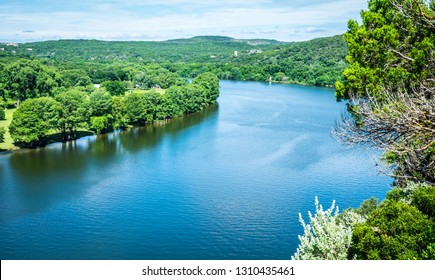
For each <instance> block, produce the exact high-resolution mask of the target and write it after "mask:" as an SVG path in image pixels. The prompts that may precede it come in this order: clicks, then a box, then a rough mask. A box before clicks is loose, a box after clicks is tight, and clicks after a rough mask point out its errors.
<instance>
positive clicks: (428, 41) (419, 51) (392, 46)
mask: <svg viewBox="0 0 435 280" xmlns="http://www.w3.org/2000/svg"><path fill="white" fill-rule="evenodd" d="M416 2H421V3H422V2H423V1H414V0H401V1H390V0H371V1H369V4H368V5H369V7H368V10H367V11H363V12H362V13H361V17H362V20H363V23H362V25H359V24H358V22H357V21H354V20H351V21H349V25H348V28H349V31H348V32H347V33H346V34H345V35H344V38H345V39H346V42H347V44H348V47H349V53H348V56H347V61H348V63H349V67H348V68H346V70H345V71H344V78H345V82H344V83H340V82H338V83H337V86H336V88H337V98H349V97H351V95H357V96H358V95H367V94H371V95H377V94H380V92H381V91H382V90H384V89H386V88H388V89H390V90H395V89H396V90H397V89H399V88H400V87H402V88H403V87H404V88H405V89H408V90H409V89H411V88H412V87H416V86H417V87H418V86H420V85H419V83H420V82H421V81H423V80H425V79H428V78H429V79H430V78H433V77H434V75H435V72H434V71H433V69H434V66H435V64H434V60H433V50H434V40H435V34H434V28H433V26H430V25H428V24H427V23H426V18H425V17H424V16H421V12H420V10H419V7H418V5H416ZM422 5H423V6H426V5H424V4H423V3H422ZM432 7H433V2H432ZM426 9H427V10H429V8H428V7H427V8H426ZM380 98H382V97H380Z"/></svg>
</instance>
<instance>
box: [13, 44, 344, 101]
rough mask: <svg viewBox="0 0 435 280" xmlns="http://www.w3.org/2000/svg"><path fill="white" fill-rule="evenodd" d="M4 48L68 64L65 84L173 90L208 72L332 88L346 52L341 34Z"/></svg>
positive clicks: (34, 45)
mask: <svg viewBox="0 0 435 280" xmlns="http://www.w3.org/2000/svg"><path fill="white" fill-rule="evenodd" d="M5 49H6V50H8V51H12V50H13V51H15V52H16V55H19V56H26V57H36V58H43V59H49V61H50V63H58V64H60V65H61V67H62V68H65V70H64V71H63V72H62V75H63V76H65V81H64V84H65V85H70V86H85V85H86V84H88V83H89V78H90V79H91V81H92V82H93V83H96V84H99V83H102V82H104V81H134V83H133V86H136V85H139V86H140V87H143V88H150V87H152V86H155V85H159V86H160V87H161V88H169V87H170V86H171V85H174V84H177V83H180V80H179V79H178V76H181V77H184V78H193V77H196V76H197V75H199V74H201V73H205V72H213V73H214V74H216V75H217V76H218V78H219V79H228V80H253V81H269V79H270V78H271V79H272V80H273V81H277V82H290V83H297V84H308V85H319V86H333V85H334V83H335V82H336V81H337V80H341V73H342V71H343V69H344V68H345V66H346V64H345V55H346V52H347V47H346V44H345V42H344V40H343V39H342V38H341V36H334V37H329V38H319V39H314V40H311V41H307V42H297V43H283V42H278V41H272V40H237V39H233V38H229V37H217V36H216V37H213V36H206V37H194V38H191V39H181V40H170V41H164V42H105V41H95V40H61V41H47V42H36V43H27V44H22V45H19V46H18V47H7V46H5ZM29 49H31V51H30V50H29ZM156 65H160V66H162V67H156ZM144 68H146V70H145V69H144ZM156 68H157V69H156ZM159 68H165V69H166V71H163V72H162V71H160V70H159ZM155 71H157V72H159V75H155V74H156V73H155ZM153 72H154V73H153ZM181 82H182V81H181ZM109 87H110V86H109ZM107 90H108V91H109V92H112V90H111V89H109V88H107ZM112 94H113V93H112Z"/></svg>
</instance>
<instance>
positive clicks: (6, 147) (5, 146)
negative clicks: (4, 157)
mask: <svg viewBox="0 0 435 280" xmlns="http://www.w3.org/2000/svg"><path fill="white" fill-rule="evenodd" d="M15 110H16V109H6V110H5V113H6V120H2V121H0V127H4V128H5V129H6V133H5V141H4V142H3V143H0V152H4V151H13V150H18V149H19V148H18V147H17V146H15V145H14V140H12V137H11V134H10V133H9V129H8V128H9V125H10V124H11V122H12V115H13V113H14V112H15Z"/></svg>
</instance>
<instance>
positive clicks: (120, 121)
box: [112, 96, 129, 128]
mask: <svg viewBox="0 0 435 280" xmlns="http://www.w3.org/2000/svg"><path fill="white" fill-rule="evenodd" d="M112 108H113V117H114V124H113V126H114V128H126V127H127V125H128V122H129V121H128V117H127V116H126V109H125V104H124V97H122V96H115V97H113V107H112Z"/></svg>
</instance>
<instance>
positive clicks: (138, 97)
mask: <svg viewBox="0 0 435 280" xmlns="http://www.w3.org/2000/svg"><path fill="white" fill-rule="evenodd" d="M124 108H125V116H126V117H127V119H128V122H129V123H130V124H133V125H145V124H146V107H145V100H144V93H139V92H132V93H131V94H129V95H127V96H126V97H125V98H124Z"/></svg>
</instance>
